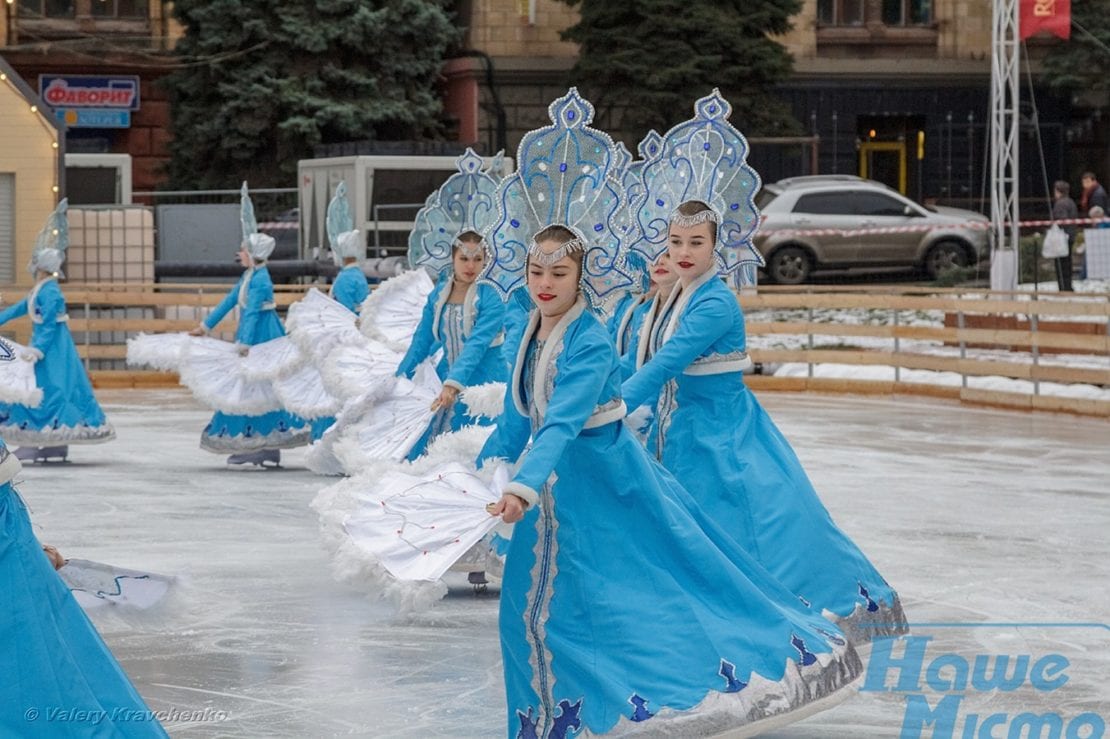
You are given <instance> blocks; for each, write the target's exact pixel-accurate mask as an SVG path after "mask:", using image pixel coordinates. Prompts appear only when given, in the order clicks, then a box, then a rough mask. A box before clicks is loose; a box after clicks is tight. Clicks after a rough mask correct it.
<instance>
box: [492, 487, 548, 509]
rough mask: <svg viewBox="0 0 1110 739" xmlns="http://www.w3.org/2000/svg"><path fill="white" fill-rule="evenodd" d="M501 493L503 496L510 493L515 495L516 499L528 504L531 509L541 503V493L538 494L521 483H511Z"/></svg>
mask: <svg viewBox="0 0 1110 739" xmlns="http://www.w3.org/2000/svg"><path fill="white" fill-rule="evenodd" d="M501 492H502V494H505V493H509V494H512V495H515V496H516V497H518V498H520V499H521V500H523V501H524V502H525V503H527V504H528V505H529V507H530V506H534V505H536V503H539V502H540V494H539V493H537V492H536V491H535V490H533V489H532V488H530V487H528V486H527V485H524V484H522V483H519V482H510V483H509V484H508V485H506V486H505V489H504V490H502V491H501Z"/></svg>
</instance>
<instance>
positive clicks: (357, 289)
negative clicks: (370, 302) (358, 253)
mask: <svg viewBox="0 0 1110 739" xmlns="http://www.w3.org/2000/svg"><path fill="white" fill-rule="evenodd" d="M368 295H370V284H369V283H368V282H367V281H366V275H365V274H363V272H362V268H361V267H359V266H358V265H357V264H348V265H347V266H346V267H344V268H343V269H341V270H339V274H338V275H336V276H335V281H334V282H332V283H331V297H332V299H333V300H335V302H337V303H339V304H340V305H342V306H343V307H345V308H347V309H348V310H350V311H351V312H352V313H354V314H355V315H358V311H359V308H361V307H362V301H364V300H366V297H367V296H368Z"/></svg>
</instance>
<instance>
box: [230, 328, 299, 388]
mask: <svg viewBox="0 0 1110 739" xmlns="http://www.w3.org/2000/svg"><path fill="white" fill-rule="evenodd" d="M306 361H307V358H306V357H305V356H304V354H302V353H301V350H300V347H298V345H297V344H295V343H294V342H292V341H290V340H289V337H288V336H279V337H277V338H276V339H270V340H269V341H264V342H262V343H261V344H255V345H254V346H252V347H251V348H250V349H248V350H247V356H246V357H245V358H244V359H243V376H244V377H246V378H247V379H248V380H254V381H260V380H274V379H277V378H279V377H284V376H285V375H288V374H290V373H292V372H296V371H297V370H298V369H299V368H301V367H302V366H304V364H305V362H306Z"/></svg>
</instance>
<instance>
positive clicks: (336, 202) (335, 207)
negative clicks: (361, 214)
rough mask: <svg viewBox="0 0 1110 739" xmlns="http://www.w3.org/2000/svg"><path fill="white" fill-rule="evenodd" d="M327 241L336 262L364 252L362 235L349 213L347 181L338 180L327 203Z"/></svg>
mask: <svg viewBox="0 0 1110 739" xmlns="http://www.w3.org/2000/svg"><path fill="white" fill-rule="evenodd" d="M325 225H326V227H327V231H328V243H329V244H331V253H332V258H333V259H334V260H335V263H336V264H339V263H340V262H342V261H343V260H344V259H347V258H349V257H356V258H357V257H360V256H362V255H363V253H364V247H363V244H362V235H361V234H360V233H359V232H358V231H357V230H356V229H355V218H354V215H352V214H351V203H350V201H349V200H347V183H346V182H340V183H339V186H338V187H336V188H335V195H334V196H332V199H331V202H329V203H328V213H327V218H326V219H325Z"/></svg>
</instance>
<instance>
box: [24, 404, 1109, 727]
mask: <svg viewBox="0 0 1110 739" xmlns="http://www.w3.org/2000/svg"><path fill="white" fill-rule="evenodd" d="M100 397H101V400H102V402H103V403H104V406H105V410H106V412H107V413H108V416H109V418H110V420H111V421H112V423H113V424H115V427H116V429H117V432H118V434H119V438H118V440H116V441H115V442H113V443H111V444H107V445H103V446H89V447H71V450H70V452H71V453H70V459H71V462H70V463H68V464H51V465H29V466H28V467H27V468H26V469H25V471H24V472H23V474H22V484H21V485H20V486H19V489H20V491H21V493H22V494H23V496H24V498H25V499H26V501H27V503H28V505H29V507H30V508H31V512H32V516H33V519H34V522H35V526H36V531H37V533H38V534H39V537H40V538H41V539H42V540H43V541H44V542H47V543H51V544H54V545H55V546H57V547H58V548H59V549H60V550H61V552H62V554H63V555H65V556H67V557H78V558H84V559H90V560H97V561H100V562H108V563H112V564H114V565H118V566H122V567H130V568H134V569H140V570H147V571H151V572H157V573H161V574H167V575H175V576H177V577H179V578H180V580H181V585H180V587H178V588H177V590H176V592H175V593H174V595H173V596H172V597H171V598H170V599H169V600H168V601H167V602H166V603H165V604H163V606H162V607H161V608H160V609H159V610H158V612H157V613H146V614H140V615H134V614H124V613H118V612H105V610H106V609H100V610H99V611H98V612H97V614H96V616H95V618H94V620H95V622H96V624H97V626H98V628H100V630H101V632H102V633H103V635H104V637H105V639H106V641H107V642H108V644H109V645H110V646H111V648H112V650H113V651H114V652H115V654H116V655H117V656H118V657H119V659H120V662H121V663H122V664H123V666H124V668H125V669H126V671H127V672H128V674H129V675H131V677H132V679H133V680H134V681H135V683H136V686H137V687H138V689H139V691H140V692H141V693H142V694H143V696H144V697H145V698H146V699H147V701H148V703H149V705H150V707H151V708H152V709H154V710H156V711H163V712H167V715H169V717H170V718H169V720H168V721H166V723H165V726H166V729H167V730H168V731H169V733H170V734H171V736H174V737H327V736H365V737H413V738H416V737H501V736H505V717H504V707H503V706H504V703H503V701H504V697H503V692H502V679H501V667H500V653H499V648H498V637H497V595H496V592H495V591H491V592H489V593H487V594H485V595H482V596H475V595H474V594H473V593H471V591H470V590H469V589H468V587H467V586H466V584H465V582H464V581H462V580H459V581H453V582H454V584H455V586H456V587H453V588H452V590H451V593H450V594H449V596H448V597H447V598H446V599H445V600H444V601H442V602H440V603H439V604H438V605H437V606H436V607H435V608H434V609H432V610H431V611H430V612H427V613H424V614H422V615H420V616H418V617H413V618H398V617H397V616H396V615H395V613H394V611H393V609H392V608H391V607H390V606H389V605H388V604H386V603H383V602H380V601H376V600H374V599H373V598H372V597H370V596H369V595H368V594H367V592H366V591H365V590H360V589H359V588H357V587H355V586H352V585H349V584H341V583H337V582H336V581H334V580H333V578H332V576H331V572H330V569H329V562H328V561H327V558H326V556H325V554H324V551H323V549H322V546H321V544H320V536H319V533H318V531H317V522H316V517H315V515H314V513H313V512H312V511H311V510H310V509H309V507H308V503H309V501H311V500H312V498H313V497H314V495H315V494H316V491H317V490H318V489H319V488H321V487H323V486H325V485H327V484H329V480H328V479H326V478H321V477H317V476H315V475H313V474H312V473H310V472H309V471H308V470H307V469H305V468H304V466H303V464H302V463H301V461H302V459H303V450H294V451H292V452H286V453H285V456H284V465H285V468H284V469H282V470H275V471H263V470H258V469H249V470H237V469H228V468H226V467H225V466H224V460H223V458H222V457H218V456H215V455H212V454H208V453H206V452H203V451H201V450H200V449H199V448H198V446H197V442H198V439H199V435H200V431H201V429H202V427H203V426H204V425H205V423H206V422H207V418H208V415H209V414H208V413H207V412H205V411H204V410H203V409H201V408H200V407H199V406H197V405H196V404H195V403H194V402H193V401H192V400H191V399H190V398H189V397H188V395H187V394H186V393H185V392H183V391H178V390H166V391H112V392H101V393H100ZM761 401H762V402H763V403H764V405H765V406H766V407H767V409H768V410H769V412H770V413H771V415H772V417H773V418H774V419H775V421H776V422H777V423H778V424H779V426H780V427H781V428H782V430H783V432H784V433H785V434H786V436H787V438H788V439H789V440H790V441H791V442H792V443H793V445H794V448H795V449H796V451H797V453H798V455H799V456H800V457H801V459H802V461H803V463H804V464H805V466H806V469H807V470H808V472H809V474H810V476H811V478H812V479H813V481H814V483H815V485H816V487H817V489H818V491H819V492H820V494H821V496H822V498H823V500H824V502H825V504H826V505H827V507H828V508H829V510H830V511H831V512H832V515H833V517H834V518H835V519H836V521H837V522H838V523H839V525H840V526H841V527H842V528H843V529H844V530H845V531H846V532H847V533H848V534H849V535H850V536H851V537H852V538H853V539H854V540H855V541H856V542H857V543H858V544H859V545H860V547H861V548H862V549H863V550H864V551H865V552H866V553H867V554H868V555H869V556H870V558H871V559H872V561H873V562H874V563H875V564H876V566H877V567H878V568H879V570H880V571H881V572H882V573H883V574H884V576H885V577H886V578H887V579H888V580H889V581H890V582H891V584H893V585H894V586H895V587H896V588H897V589H898V591H899V592H900V594H901V596H902V599H903V602H904V604H905V608H906V612H907V614H908V616H909V619H910V621H911V622H912V623H913V624H914V629H913V630H914V633H915V635H917V636H920V637H931V641H929V642H928V643H927V654H926V655H925V657H923V658H922V660H921V664H922V665H924V666H925V667H927V666H928V665H929V664H930V662H932V661H933V660H935V659H939V660H940V662H945V661H947V662H948V663H949V667H948V668H946V669H944V670H940V671H939V676H938V677H937V679H936V680H934V682H933V683H932V684H930V683H929V682H928V681H927V679H926V678H927V674H926V669H925V667H923V668H922V669H921V671H920V675H918V674H917V670H916V668H913V667H907V668H905V669H904V670H902V671H901V673H900V672H899V670H897V669H894V668H892V669H890V670H888V671H886V673H884V674H885V677H886V679H885V685H886V686H887V687H888V688H890V687H892V686H895V683H896V682H897V680H898V679H899V677H902V678H905V679H906V680H908V681H909V682H908V683H905V684H904V685H903V686H902V689H898V690H892V691H889V690H888V691H886V692H883V691H876V690H865V691H863V692H861V693H860V694H859V695H857V696H855V697H853V698H852V699H851V700H849V701H847V702H845V703H843V704H841V705H840V706H838V707H836V708H834V709H832V710H830V711H827V712H825V713H822V714H819V715H817V716H815V717H813V718H811V719H808V720H807V721H805V722H802V723H799V724H795V725H793V726H790V727H787V728H784V729H779V730H776V731H774V732H772V733H771V734H768V736H773V737H780V738H786V737H792V738H793V737H796V738H801V737H824V738H829V739H831V738H833V737H835V738H837V739H840V738H843V739H847V738H848V737H853V738H855V737H883V736H897V735H898V733H899V731H900V729H901V727H902V725H903V722H904V721H907V722H908V723H909V724H910V725H912V724H913V722H914V721H915V720H916V719H913V712H914V711H915V710H918V709H916V708H913V706H918V707H920V705H921V704H922V702H923V701H924V704H925V705H926V706H928V707H929V708H930V710H932V709H934V708H936V709H937V711H938V713H937V716H939V717H940V718H941V721H945V720H948V719H949V718H951V719H952V720H954V721H955V725H954V727H955V728H954V732H955V736H961V735H963V732H964V731H966V728H967V725H968V723H973V724H981V723H982V722H983V721H984V720H985V719H986V718H987V716H989V715H1001V716H1003V718H1004V719H1005V721H1006V722H1008V724H1009V725H1012V723H1013V721H1014V717H1015V716H1016V715H1017V714H1019V713H1021V712H1023V711H1030V712H1033V713H1035V714H1038V715H1043V714H1053V715H1058V716H1059V718H1060V720H1061V721H1062V722H1063V723H1064V725H1065V728H1066V727H1067V725H1068V724H1069V722H1076V725H1075V727H1073V728H1076V729H1077V730H1079V723H1078V720H1077V718H1076V717H1079V718H1080V719H1081V720H1083V721H1087V720H1089V719H1083V718H1082V715H1083V714H1084V713H1089V712H1094V713H1099V714H1101V717H1102V719H1103V720H1105V721H1106V723H1110V707H1108V706H1110V628H1108V627H1099V626H1098V625H1097V624H1100V623H1110V534H1108V533H1107V532H1108V529H1110V425H1108V424H1107V423H1106V422H1100V421H1096V420H1089V419H1083V418H1075V417H1070V416H1064V415H1051V414H1023V413H1016V412H1006V411H994V410H986V409H976V408H968V407H962V406H959V405H956V404H952V403H943V402H934V401H923V400H922V401H919V400H914V399H910V400H887V399H861V398H853V397H820V396H799V395H784V394H764V395H762V396H761ZM695 492H697V491H695ZM968 624H974V625H968ZM921 643H922V644H924V642H921ZM904 648H905V645H904V644H903V645H896V646H895V647H894V652H893V653H892V655H893V656H895V657H898V656H903V654H902V650H903V649H904ZM945 655H949V656H948V657H945ZM1019 655H1027V656H1029V658H1030V659H1029V660H1028V662H1027V664H1028V665H1034V664H1037V662H1038V660H1042V663H1041V668H1042V671H1044V670H1047V669H1048V667H1046V664H1045V663H1043V659H1044V658H1046V657H1049V656H1051V655H1062V656H1063V657H1064V658H1065V659H1066V661H1067V664H1066V668H1060V669H1058V670H1056V672H1055V673H1052V674H1055V675H1056V676H1057V677H1059V674H1060V673H1062V674H1064V675H1066V677H1067V681H1066V683H1064V684H1063V685H1062V686H1056V685H1057V683H1059V681H1058V680H1057V681H1056V682H1055V683H1052V684H1051V685H1048V684H1047V683H1045V681H1043V680H1042V681H1040V682H1039V683H1037V682H1036V681H1033V682H1032V683H1031V682H1030V681H1029V680H1026V681H1023V682H1022V684H1021V685H1020V687H1018V688H1017V689H1014V690H983V689H979V688H976V687H975V686H974V685H972V686H970V687H968V688H967V689H966V690H960V689H958V687H957V689H955V690H953V691H945V690H943V689H942V688H944V687H945V686H944V685H942V684H939V682H942V681H943V680H946V679H947V680H949V681H950V680H951V678H952V676H953V674H956V673H954V670H958V667H959V661H960V659H963V660H966V662H967V663H969V664H971V665H972V666H973V665H974V662H975V660H976V658H979V659H980V660H981V661H984V663H985V665H986V673H985V674H989V673H991V672H993V671H994V669H995V668H997V667H999V666H1000V662H999V659H1000V656H1008V658H1009V662H1008V666H1007V667H1006V670H1005V671H1006V672H1007V673H1008V674H1010V675H1013V674H1016V673H1019V672H1023V670H1024V668H1020V665H1021V664H1022V661H1021V660H1020V659H1018V657H1019ZM940 662H938V663H937V664H939V663H940ZM911 663H912V660H911ZM953 664H954V665H955V667H952V665H953ZM873 666H874V665H872V667H873ZM1030 669H1032V668H1030ZM880 672H881V671H880ZM1049 672H1051V670H1050V671H1049ZM1046 674H1047V673H1046ZM918 677H920V679H918ZM1019 677H1020V675H1019ZM880 682H883V681H882V680H880ZM914 683H916V684H914ZM1053 686H1056V687H1053ZM945 696H954V699H953V698H950V699H949V702H948V703H946V704H944V705H945V707H944V709H943V710H942V709H940V708H937V706H938V705H939V704H940V703H941V701H942V700H943V699H944V698H945ZM954 706H957V707H958V711H957V710H954V708H953V707H954ZM206 709H207V711H206ZM908 715H909V718H907V716H908ZM996 722H997V721H996ZM1008 724H1001V726H1002V728H999V729H997V730H995V734H992V735H998V736H1005V735H1006V729H1005V726H1006V725H1008ZM972 730H973V732H974V731H975V729H974V728H973V729H972ZM931 731H932V729H929V730H927V731H925V733H923V734H921V735H922V736H930V735H931V734H930V732H931ZM937 736H941V734H937ZM1078 736H1084V733H1083V731H1080V732H1079V734H1078Z"/></svg>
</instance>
